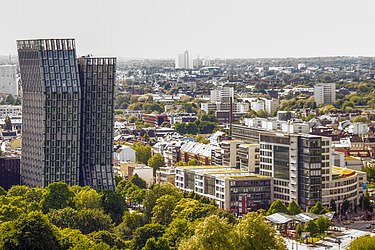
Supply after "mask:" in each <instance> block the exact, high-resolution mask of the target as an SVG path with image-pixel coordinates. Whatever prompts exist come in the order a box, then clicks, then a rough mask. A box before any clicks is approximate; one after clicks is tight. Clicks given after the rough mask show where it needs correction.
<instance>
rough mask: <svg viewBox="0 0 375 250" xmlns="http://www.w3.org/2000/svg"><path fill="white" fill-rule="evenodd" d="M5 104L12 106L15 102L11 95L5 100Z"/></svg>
mask: <svg viewBox="0 0 375 250" xmlns="http://www.w3.org/2000/svg"><path fill="white" fill-rule="evenodd" d="M5 102H6V104H8V105H13V104H14V102H15V100H14V97H13V96H12V95H8V96H7V98H6V99H5Z"/></svg>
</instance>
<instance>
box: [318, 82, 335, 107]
mask: <svg viewBox="0 0 375 250" xmlns="http://www.w3.org/2000/svg"><path fill="white" fill-rule="evenodd" d="M314 101H315V103H316V105H320V104H328V103H333V102H335V101H336V83H318V84H316V85H315V86H314Z"/></svg>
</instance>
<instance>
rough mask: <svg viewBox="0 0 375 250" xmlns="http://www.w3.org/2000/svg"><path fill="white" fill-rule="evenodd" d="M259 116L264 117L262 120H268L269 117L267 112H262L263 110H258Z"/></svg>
mask: <svg viewBox="0 0 375 250" xmlns="http://www.w3.org/2000/svg"><path fill="white" fill-rule="evenodd" d="M257 115H258V117H262V118H267V117H268V113H267V111H265V110H262V109H260V110H258V112H257Z"/></svg>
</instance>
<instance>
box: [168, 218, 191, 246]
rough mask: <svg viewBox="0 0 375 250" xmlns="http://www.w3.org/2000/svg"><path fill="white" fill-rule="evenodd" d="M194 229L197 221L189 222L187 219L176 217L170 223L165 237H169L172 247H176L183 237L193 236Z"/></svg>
mask: <svg viewBox="0 0 375 250" xmlns="http://www.w3.org/2000/svg"><path fill="white" fill-rule="evenodd" d="M194 230H195V223H191V222H188V221H187V220H186V219H179V218H176V219H174V220H172V222H171V224H169V227H168V228H167V229H166V230H165V233H164V235H163V237H164V238H165V239H167V241H168V243H169V246H170V247H171V248H175V247H177V246H178V245H179V243H180V241H181V240H182V239H184V238H187V237H191V236H192V235H193V234H194Z"/></svg>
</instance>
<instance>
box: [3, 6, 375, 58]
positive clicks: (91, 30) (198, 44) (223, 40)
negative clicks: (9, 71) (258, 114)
mask: <svg viewBox="0 0 375 250" xmlns="http://www.w3.org/2000/svg"><path fill="white" fill-rule="evenodd" d="M1 6H2V10H3V11H2V14H1V15H0V23H1V27H2V29H1V40H0V41H1V42H0V55H8V54H10V53H11V54H16V42H15V40H17V39H32V38H65V37H71V38H75V39H76V43H77V48H78V49H77V52H78V54H79V55H84V54H89V53H92V52H94V51H95V52H97V53H98V54H97V55H100V56H117V57H126V58H131V57H136V58H175V57H176V56H177V54H178V53H180V52H181V51H183V50H189V51H191V52H192V54H193V55H194V56H196V55H197V54H199V55H200V57H205V56H208V57H211V58H217V57H221V58H237V57H242V58H245V57H252V58H255V57H311V56H341V55H342V56H344V55H348V56H375V44H374V38H375V35H374V31H373V27H372V26H373V24H374V23H375V15H374V14H373V11H374V9H375V1H371V0H363V1H349V0H329V1H324V0H316V1H301V0H284V1H280V0H262V1H251V0H247V1H219V0H216V1H213V0H201V1H198V0H190V1H180V0H159V1H155V0H147V1H146V0H137V1H127V0H126V1H121V0H107V1H99V0H91V1H89V0H75V1H74V0H64V1H54V0H34V1H33V0H12V1H4V0H3V1H2V3H1Z"/></svg>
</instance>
